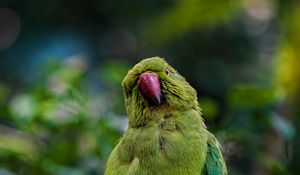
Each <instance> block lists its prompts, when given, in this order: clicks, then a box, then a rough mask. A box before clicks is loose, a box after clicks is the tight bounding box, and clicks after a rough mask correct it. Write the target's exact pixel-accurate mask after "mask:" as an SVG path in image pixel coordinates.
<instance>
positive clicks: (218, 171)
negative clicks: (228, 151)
mask: <svg viewBox="0 0 300 175" xmlns="http://www.w3.org/2000/svg"><path fill="white" fill-rule="evenodd" d="M211 138H212V139H209V140H208V142H207V146H208V149H207V155H206V161H205V166H204V168H203V171H202V175H227V170H226V166H225V162H224V160H223V156H222V153H221V151H220V145H219V143H218V141H217V140H216V138H215V137H214V136H213V135H211Z"/></svg>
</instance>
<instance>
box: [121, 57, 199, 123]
mask: <svg viewBox="0 0 300 175" xmlns="http://www.w3.org/2000/svg"><path fill="white" fill-rule="evenodd" d="M122 86H123V92H124V96H125V104H126V110H127V113H128V118H129V125H130V126H132V127H138V126H142V125H145V124H147V122H148V121H150V120H151V119H155V118H157V117H158V116H159V115H162V113H167V112H168V111H174V110H187V109H190V108H197V107H198V103H197V94H196V91H195V90H194V88H192V86H190V85H189V83H188V82H186V81H185V79H184V78H183V77H182V76H181V75H179V74H178V73H177V72H176V70H175V69H174V68H172V67H171V66H170V65H169V64H168V63H167V62H166V61H165V60H164V59H162V58H159V57H152V58H146V59H144V60H142V61H141V62H139V63H138V64H136V65H135V66H134V67H133V68H132V69H131V70H129V71H128V73H127V75H126V76H125V78H124V79H123V81H122Z"/></svg>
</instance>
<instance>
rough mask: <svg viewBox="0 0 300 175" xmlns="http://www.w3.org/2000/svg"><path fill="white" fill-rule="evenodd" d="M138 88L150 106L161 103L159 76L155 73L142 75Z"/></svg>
mask: <svg viewBox="0 0 300 175" xmlns="http://www.w3.org/2000/svg"><path fill="white" fill-rule="evenodd" d="M138 87H139V90H140V92H141V93H142V94H143V96H144V97H145V98H146V99H147V100H148V102H149V103H150V104H156V105H159V104H160V103H161V87H160V80H159V76H158V75H157V74H155V73H153V72H144V73H142V74H141V75H140V79H139V82H138Z"/></svg>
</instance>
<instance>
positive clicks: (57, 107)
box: [0, 58, 127, 175]
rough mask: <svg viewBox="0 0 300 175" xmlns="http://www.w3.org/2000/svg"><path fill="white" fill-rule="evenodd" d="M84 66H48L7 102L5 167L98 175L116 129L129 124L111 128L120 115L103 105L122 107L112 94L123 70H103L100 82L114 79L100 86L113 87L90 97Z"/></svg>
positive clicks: (2, 144) (1, 151)
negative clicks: (109, 85)
mask: <svg viewBox="0 0 300 175" xmlns="http://www.w3.org/2000/svg"><path fill="white" fill-rule="evenodd" d="M84 64H85V62H84V60H78V59H77V58H71V59H69V60H68V61H66V62H64V63H61V62H56V63H50V65H48V66H47V68H46V69H45V72H44V74H43V76H42V77H41V79H39V80H37V81H36V84H33V86H32V87H29V88H28V89H27V90H26V91H24V92H20V93H16V94H14V95H13V96H12V97H11V98H10V99H9V101H8V102H7V106H5V107H6V108H7V109H8V110H7V111H4V112H6V114H5V115H7V116H9V118H7V120H8V123H11V124H12V126H11V127H7V126H5V125H2V124H1V125H0V130H1V134H0V163H1V164H2V166H3V167H5V168H7V169H8V170H10V171H12V172H15V173H20V172H21V171H25V172H26V173H25V174H32V175H34V174H64V175H65V174H78V175H81V174H85V175H86V174H101V173H102V171H103V167H104V163H105V160H106V158H107V157H108V155H109V153H110V151H111V149H112V147H113V146H114V144H115V142H116V140H118V138H119V137H120V134H121V133H122V129H120V128H124V127H126V124H127V123H126V120H123V121H122V120H121V121H122V122H119V123H117V124H116V123H113V121H114V120H113V119H114V118H115V119H117V118H121V117H120V115H121V114H118V113H114V112H112V111H114V106H113V103H109V102H107V99H113V100H115V101H118V102H120V103H119V105H122V106H123V104H122V102H123V98H122V96H112V95H111V94H113V93H115V91H116V89H120V86H119V84H120V79H118V78H117V77H118V76H122V75H121V74H120V75H119V73H120V71H121V70H125V69H126V67H123V65H112V64H111V65H110V66H107V67H106V68H105V69H101V70H100V72H99V76H98V78H99V79H100V77H101V76H100V75H101V74H106V73H108V72H109V73H110V74H115V77H116V79H110V80H109V81H108V80H106V79H103V81H104V82H106V83H107V84H111V83H112V84H113V86H117V87H115V88H114V89H105V88H103V89H101V91H100V89H99V92H94V91H91V90H90V88H93V87H89V86H88V85H89V84H88V78H87V74H86V73H87V70H86V67H85V66H84ZM124 66H125V65H124ZM121 73H124V72H122V71H121ZM1 88H2V92H3V91H6V89H5V88H4V86H1ZM104 94H105V95H104ZM1 102H3V101H1ZM7 160H10V161H9V162H7Z"/></svg>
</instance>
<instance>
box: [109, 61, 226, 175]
mask: <svg viewBox="0 0 300 175" xmlns="http://www.w3.org/2000/svg"><path fill="white" fill-rule="evenodd" d="M122 88H123V94H124V98H125V108H126V112H127V115H128V127H127V130H126V131H125V133H124V134H123V136H122V137H121V138H120V139H119V141H118V142H117V144H116V146H115V148H114V149H113V150H112V152H111V153H110V155H109V157H108V160H107V163H106V166H105V170H104V175H227V168H226V164H225V161H224V158H223V156H222V153H221V146H220V144H219V142H218V140H217V139H216V137H215V136H214V135H213V134H212V133H210V132H209V131H208V130H207V128H206V126H205V124H204V119H203V118H202V110H201V108H200V107H199V104H198V99H197V92H196V90H195V89H194V88H193V87H192V86H191V85H190V84H189V83H188V82H187V81H186V80H185V78H184V77H183V76H181V75H180V74H179V73H178V72H177V71H176V70H175V69H174V68H173V67H172V66H170V65H169V64H168V63H167V61H166V59H165V58H160V57H157V56H156V57H151V58H146V59H143V60H141V61H140V62H139V63H137V64H136V65H135V66H134V67H133V68H132V69H131V70H129V71H128V73H127V75H126V76H125V77H124V79H123V81H122Z"/></svg>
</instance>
